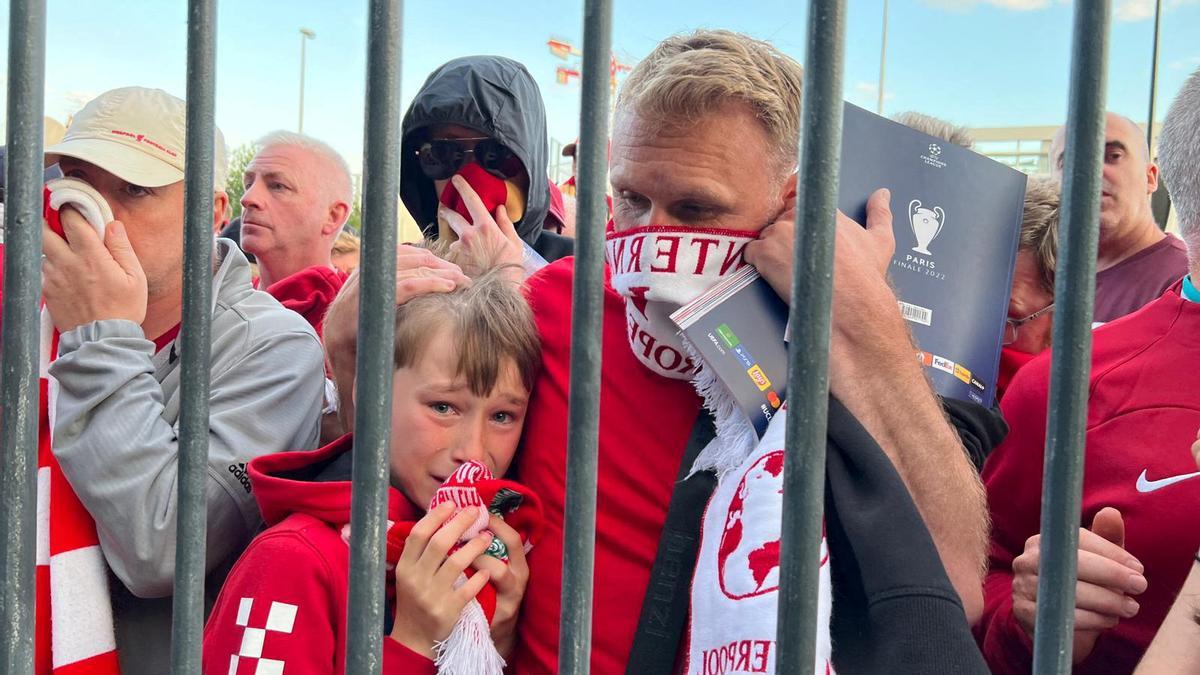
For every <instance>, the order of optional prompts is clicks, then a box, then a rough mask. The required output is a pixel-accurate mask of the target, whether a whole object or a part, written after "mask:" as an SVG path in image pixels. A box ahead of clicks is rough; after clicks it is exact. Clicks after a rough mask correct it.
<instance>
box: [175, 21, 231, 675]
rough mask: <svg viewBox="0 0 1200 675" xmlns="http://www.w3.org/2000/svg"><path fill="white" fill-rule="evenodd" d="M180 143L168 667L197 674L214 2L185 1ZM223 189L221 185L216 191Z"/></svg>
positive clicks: (209, 295)
mask: <svg viewBox="0 0 1200 675" xmlns="http://www.w3.org/2000/svg"><path fill="white" fill-rule="evenodd" d="M187 34H188V41H187V139H186V147H185V153H186V154H185V156H184V157H185V159H184V178H183V181H184V194H183V213H184V233H183V314H182V317H181V321H180V323H181V326H182V328H181V329H180V331H179V357H180V377H179V477H178V481H179V486H178V487H179V509H178V513H177V515H176V518H177V520H176V523H177V527H176V538H175V589H174V590H175V592H174V596H173V599H172V618H171V669H172V672H174V673H176V674H177V675H185V674H187V673H198V672H200V647H201V643H202V641H203V637H204V635H203V634H204V567H205V543H206V536H205V534H206V528H207V523H208V512H207V509H206V504H205V488H206V486H207V483H208V475H207V474H208V392H209V361H210V358H209V356H210V354H211V352H212V344H211V337H210V336H211V333H212V278H213V264H212V256H213V236H212V223H213V201H212V199H213V187H214V186H213V162H214V161H215V157H214V142H213V138H214V136H215V132H216V80H217V73H216V54H217V2H216V0H188V30H187ZM222 187H223V186H222Z"/></svg>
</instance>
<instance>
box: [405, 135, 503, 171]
mask: <svg viewBox="0 0 1200 675" xmlns="http://www.w3.org/2000/svg"><path fill="white" fill-rule="evenodd" d="M468 155H471V156H473V157H474V158H475V162H476V163H477V164H479V166H481V167H483V170H484V171H487V172H488V173H490V174H492V175H493V176H496V177H497V178H515V177H517V176H519V175H521V172H523V171H524V170H525V167H524V166H523V165H522V164H521V160H520V159H519V158H518V157H517V156H516V155H515V154H514V153H513V151H512V150H510V149H509V148H508V146H506V145H504V144H502V143H499V142H497V141H494V140H492V139H491V138H487V137H481V138H456V139H453V140H451V139H445V140H438V139H435V140H432V141H426V142H425V143H422V144H421V147H420V148H418V149H417V159H419V160H420V162H421V171H422V172H424V174H425V176H426V177H428V178H431V179H433V180H446V179H447V178H450V177H451V176H453V175H454V174H455V173H458V170H459V169H461V168H462V165H463V164H466V162H467V156H468Z"/></svg>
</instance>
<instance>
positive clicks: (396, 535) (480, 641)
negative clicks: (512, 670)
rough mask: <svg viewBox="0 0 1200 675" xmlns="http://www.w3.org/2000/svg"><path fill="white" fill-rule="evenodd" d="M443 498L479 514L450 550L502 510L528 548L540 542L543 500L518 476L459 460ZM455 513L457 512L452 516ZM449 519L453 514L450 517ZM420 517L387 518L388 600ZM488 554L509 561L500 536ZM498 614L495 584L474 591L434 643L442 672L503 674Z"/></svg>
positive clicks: (440, 493) (439, 497)
mask: <svg viewBox="0 0 1200 675" xmlns="http://www.w3.org/2000/svg"><path fill="white" fill-rule="evenodd" d="M442 502H453V503H454V504H455V506H456V508H455V511H454V515H458V513H460V512H461V511H463V510H464V509H470V508H475V509H478V510H479V516H478V518H477V519H476V521H475V523H473V524H472V526H471V527H470V528H469V529H468V530H467V531H466V532H465V533H463V536H462V537H461V538H460V539H459V541H458V543H457V544H455V546H454V548H453V549H451V553H452V552H453V551H454V550H457V549H458V548H459V547H461V546H462V545H463V544H465V543H467V542H469V541H471V540H472V539H474V538H475V537H477V536H479V535H480V534H481V533H483V532H486V531H488V530H487V525H488V514H492V515H496V516H500V517H502V518H503V519H504V522H505V523H506V524H508V525H509V526H510V527H512V528H513V529H514V530H516V531H517V532H518V533H519V534H520V535H521V541H522V542H524V544H525V551H526V552H528V551H529V550H530V549H531V548H533V545H534V544H535V543H536V542H537V539H538V537H539V536H540V534H541V531H542V523H543V517H542V503H541V500H539V499H538V497H537V495H536V494H534V493H533V492H532V491H530V490H529V488H527V487H525V486H523V485H521V484H520V483H515V482H513V481H508V480H503V479H497V478H493V477H492V472H491V470H489V469H488V468H487V467H486V466H484V465H483V464H481V463H479V462H476V461H470V462H466V463H465V464H462V465H460V466H459V467H458V468H457V469H455V471H454V473H452V474H450V477H449V478H447V479H446V482H445V483H443V484H442V487H440V488H438V490H437V492H436V493H434V495H433V499H432V500H431V501H430V503H429V507H428V508H429V509H433V508H434V507H435V506H437V505H439V504H441V503H442ZM451 518H453V516H451ZM447 522H449V519H447ZM414 525H416V522H411V521H401V522H398V523H392V522H390V521H389V523H388V533H387V570H388V584H387V587H386V588H387V600H388V605H389V606H393V602H394V600H395V597H396V588H395V585H394V584H393V583H391V572H392V571H393V570H395V569H396V563H397V562H398V561H399V560H400V554H401V553H403V552H404V541H405V540H406V539H408V534H409V532H410V531H412V528H413V526H414ZM341 532H342V539H343V540H345V541H346V543H347V544H349V542H350V525H349V524H348V523H347V524H346V525H343V526H342V528H341ZM485 553H486V554H487V555H490V556H492V557H493V558H497V559H499V560H502V561H504V562H505V563H507V562H508V549H507V548H505V545H504V542H502V541H500V539H499V538H495V539H493V540H492V543H491V545H490V546H489V547H488V549H487V551H486V552H485ZM474 573H475V570H474V569H473V568H470V567H468V568H467V570H466V571H465V572H464V574H463V575H461V576H460V577H459V579H458V582H457V583H456V584H455V587H458V586H459V585H461V584H462V583H464V582H465V581H466V580H467V578H468V577H470V576H471V575H473V574H474ZM495 614H496V588H495V587H494V586H492V584H490V583H488V584H487V585H485V586H484V587H483V588H482V589H481V590H480V591H479V594H478V595H476V596H475V600H473V601H472V602H470V603H468V604H467V606H466V607H465V608H463V611H462V614H461V615H460V616H459V619H458V623H457V624H456V625H455V626H454V630H453V631H452V632H451V633H450V635H449V636H448V637H447V638H446V639H445V640H442V641H441V642H439V643H437V644H436V645H434V651H435V652H436V654H437V658H436V659H435V661H434V663H435V665H436V666H437V668H438V672H439V673H447V674H451V673H472V674H474V675H502V672H503V669H504V666H505V663H504V659H503V658H502V657H501V656H500V654H499V652H497V651H496V647H495V645H494V644H492V637H491V631H490V625H491V622H492V618H493V617H494V616H495Z"/></svg>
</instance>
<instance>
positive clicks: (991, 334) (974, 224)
mask: <svg viewBox="0 0 1200 675" xmlns="http://www.w3.org/2000/svg"><path fill="white" fill-rule="evenodd" d="M842 124H843V126H842V158H841V187H840V191H839V199H838V208H840V209H841V210H842V211H843V212H844V213H846V215H848V216H850V217H851V218H854V219H855V220H856V221H858V222H859V223H865V222H866V203H867V197H869V196H870V195H871V193H873V192H874V191H875V190H877V189H878V188H881V187H886V188H888V189H889V190H891V193H892V203H891V207H892V227H893V230H894V232H895V237H896V252H895V255H894V256H893V258H892V262H891V267H890V269H889V276H890V277H891V279H892V282H893V284H894V286H895V288H896V295H897V297H898V299H899V301H900V311H901V314H902V315H903V316H904V318H905V319H907V320H908V323H909V326H910V327H911V328H912V332H913V336H914V338H915V339H916V342H917V346H918V349H919V350H920V351H918V352H917V354H916V358H918V359H919V360H921V362H922V363H924V364H925V366H926V372H927V373H928V374H929V377H930V380H931V382H932V383H933V387H934V389H935V390H936V391H937V392H938V393H939V394H941V395H943V396H946V397H949V398H957V399H962V400H967V401H974V402H975V403H979V404H981V405H985V406H989V407H990V406H991V405H992V404H993V403H994V402H995V391H996V374H997V371H998V370H999V365H1000V343H1001V340H1002V339H1003V336H1004V322H1005V319H1006V318H1007V316H1008V296H1009V292H1010V290H1011V288H1012V274H1013V267H1014V265H1015V263H1016V255H1017V238H1018V236H1019V234H1020V229H1021V214H1022V211H1023V208H1024V201H1025V174H1023V173H1021V172H1019V171H1017V170H1015V169H1012V168H1010V167H1008V166H1005V165H1003V164H1000V163H999V162H996V161H994V160H992V159H989V158H987V157H984V156H983V155H980V154H977V153H975V152H972V151H970V150H967V149H966V148H962V147H958V146H955V145H953V144H950V143H947V142H945V141H942V140H941V139H938V138H935V137H933V136H929V135H927V134H923V133H921V132H919V131H915V130H913V129H910V128H908V127H906V126H904V125H902V124H898V123H896V122H893V121H891V120H888V119H885V118H883V117H880V116H878V115H875V114H873V113H870V112H867V111H866V110H863V109H861V108H858V107H856V106H853V105H850V104H848V103H847V104H846V105H845V112H844V115H843V122H842ZM787 317H788V308H787V305H786V304H785V303H784V302H783V300H781V299H780V298H779V296H778V295H776V293H775V291H774V290H773V289H772V288H771V287H770V285H768V284H767V282H766V281H765V280H764V279H762V278H761V277H759V275H758V273H757V272H756V271H754V269H753V268H750V267H746V268H743V269H742V270H741V271H739V272H738V273H737V274H735V275H732V276H730V277H728V278H726V279H724V280H722V281H721V282H720V283H718V284H716V285H715V286H713V287H712V288H711V289H709V290H708V291H706V292H704V293H703V294H701V295H700V297H698V298H696V299H695V300H693V301H692V302H690V303H688V304H687V305H684V306H683V307H682V308H680V309H679V310H678V311H676V312H675V313H674V314H672V315H671V318H672V319H673V320H674V321H675V323H676V324H677V325H678V326H679V327H680V329H681V330H682V331H683V333H684V335H685V336H686V337H687V338H688V340H689V342H691V344H692V347H693V348H694V349H695V350H696V351H697V352H698V353H699V355H700V356H701V358H702V359H703V360H704V362H705V364H706V366H708V367H711V368H712V369H713V371H714V373H715V374H716V375H717V377H718V378H720V380H721V381H722V382H723V383H724V384H725V386H726V387H727V388H728V389H729V391H730V393H731V394H732V396H733V398H734V399H735V400H736V401H737V405H738V407H739V408H740V409H741V410H742V412H743V413H745V415H746V417H747V418H748V419H749V420H750V422H751V423H752V424H753V426H754V429H755V431H756V432H758V435H759V436H760V437H761V436H762V434H763V432H764V431H765V430H766V428H767V423H768V422H770V420H771V417H772V416H773V415H774V413H775V411H776V410H778V409H779V406H780V405H781V402H782V401H784V400H786V399H787V344H786V341H785V330H786V327H787Z"/></svg>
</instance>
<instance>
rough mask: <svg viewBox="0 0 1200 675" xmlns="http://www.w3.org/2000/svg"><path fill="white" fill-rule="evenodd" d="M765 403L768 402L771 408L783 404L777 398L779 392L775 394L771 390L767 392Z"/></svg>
mask: <svg viewBox="0 0 1200 675" xmlns="http://www.w3.org/2000/svg"><path fill="white" fill-rule="evenodd" d="M767 403H770V404H771V407H772V408H778V407H779V406H780V405H782V404H783V402H782V401H780V400H779V394H776V393H775V392H773V391H768V392H767Z"/></svg>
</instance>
